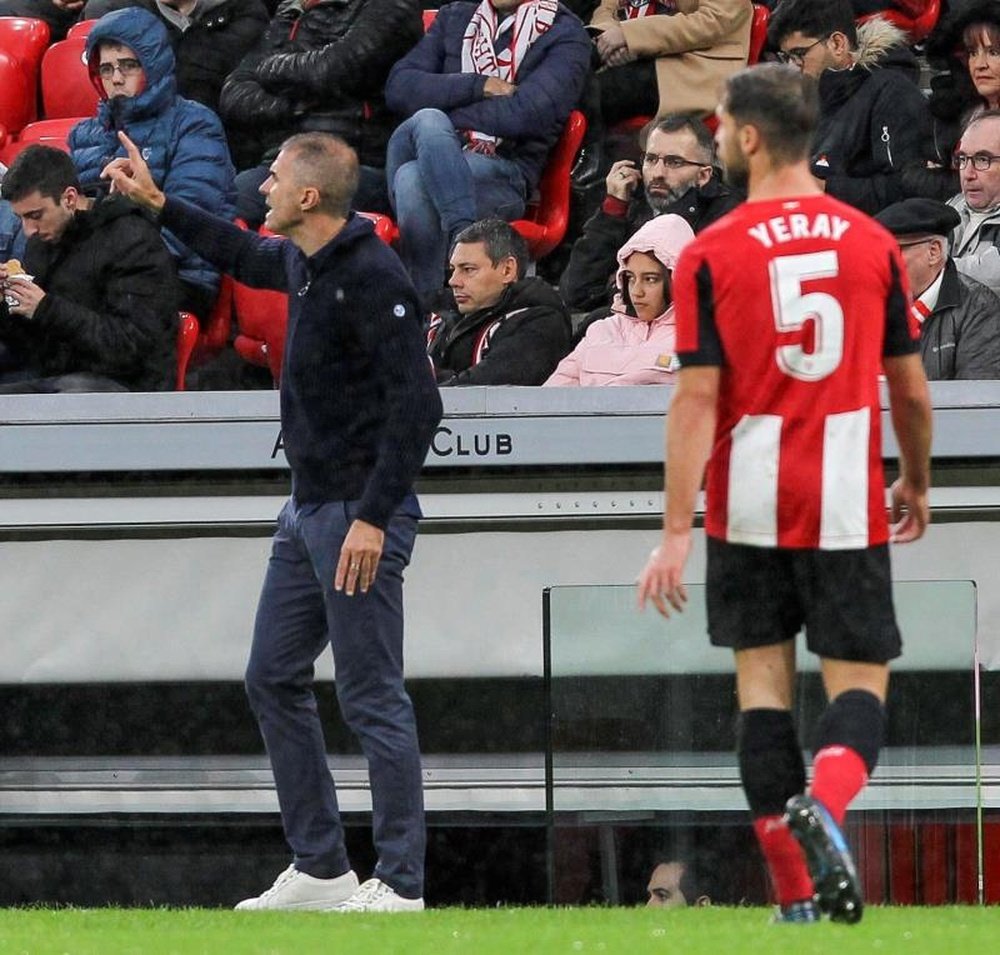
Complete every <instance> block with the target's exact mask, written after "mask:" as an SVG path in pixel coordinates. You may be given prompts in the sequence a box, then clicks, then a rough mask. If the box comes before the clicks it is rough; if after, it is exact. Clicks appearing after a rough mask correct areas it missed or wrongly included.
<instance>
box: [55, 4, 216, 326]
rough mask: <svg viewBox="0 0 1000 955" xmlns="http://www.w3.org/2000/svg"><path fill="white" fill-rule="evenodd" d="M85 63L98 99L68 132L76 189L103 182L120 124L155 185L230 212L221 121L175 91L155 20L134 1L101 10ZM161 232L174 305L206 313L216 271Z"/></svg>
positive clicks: (163, 36)
mask: <svg viewBox="0 0 1000 955" xmlns="http://www.w3.org/2000/svg"><path fill="white" fill-rule="evenodd" d="M87 62H88V64H89V67H90V78H91V82H93V84H94V85H95V86H96V87H97V90H98V92H99V93H100V95H101V99H102V102H101V104H100V106H99V107H98V109H97V116H96V117H94V118H93V119H85V120H83V122H81V123H78V124H77V125H76V126H74V127H73V130H72V131H71V132H70V136H69V147H70V153H71V155H72V157H73V163H74V165H75V166H76V168H77V171H78V173H79V175H80V182H81V184H82V186H83V188H84V190H85V191H88V192H92V191H94V190H95V189H97V188H100V189H103V188H105V183H104V182H103V181H102V180H101V178H100V177H101V170H102V169H103V168H104V167H105V166H106V165H107V164H108V163H109V162H110V161H111V160H112V159H114V158H115V157H116V156H124V155H125V149H124V147H123V146H122V145H121V143H120V142H119V141H118V131H119V130H123V131H124V132H126V133H128V135H129V137H130V138H131V139H132V141H133V142H134V143H136V145H137V146H138V147H139V149H140V150H141V151H142V155H143V158H144V159H145V160H146V162H147V163H148V164H149V167H150V169H151V171H152V174H153V177H154V178H155V180H156V183H157V185H158V186H160V188H162V189H165V190H166V191H168V192H169V193H170V194H171V195H174V196H181V197H183V198H184V199H187V200H188V201H189V202H193V203H195V204H196V205H198V206H199V207H201V208H202V209H205V210H207V211H209V212H211V213H214V214H215V215H217V216H222V217H223V218H226V219H232V218H233V216H234V214H235V188H234V185H233V179H234V177H235V171H234V169H233V164H232V162H231V161H230V158H229V147H228V146H227V144H226V135H225V133H224V131H223V129H222V123H221V121H220V120H219V117H218V116H216V115H215V113H213V112H212V111H211V110H210V109H208V107H206V106H202V105H201V104H200V103H195V102H194V101H193V100H188V99H184V98H183V97H181V96H178V94H177V81H176V76H175V64H174V54H173V51H172V50H171V47H170V41H169V39H168V37H167V31H166V29H165V28H164V26H163V24H162V23H161V22H160V20H158V19H157V18H156V17H154V16H153V15H152V14H151V13H149V12H148V11H146V10H143V9H142V8H140V7H129V8H127V9H124V10H117V11H115V12H114V13H109V14H107V15H106V16H104V17H102V18H101V19H100V20H99V21H98V22H97V23H96V24H95V25H94V27H93V29H92V30H91V32H90V34H89V36H88V37H87ZM161 234H162V236H163V241H164V242H165V243H166V245H167V248H168V249H170V252H171V253H172V254H173V256H174V258H175V259H176V260H177V271H178V273H179V275H180V278H181V282H182V285H183V288H184V300H183V303H182V307H183V308H186V309H188V310H190V311H193V312H194V313H195V314H196V315H200V316H202V317H204V316H206V315H207V314H208V313H209V311H210V310H211V307H212V304H213V303H214V301H215V298H216V295H217V293H218V289H219V273H218V271H217V270H216V269H215V268H214V267H213V266H211V265H209V264H208V262H206V261H205V260H204V259H203V258H201V257H200V256H198V255H196V254H195V253H194V252H193V251H192V250H191V249H189V248H188V247H187V246H186V245H184V243H182V242H181V241H180V240H179V239H178V238H177V237H176V236H175V235H173V233H171V232H170V231H168V230H166V229H164V230H163V231H162V233H161Z"/></svg>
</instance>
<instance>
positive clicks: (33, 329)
mask: <svg viewBox="0 0 1000 955" xmlns="http://www.w3.org/2000/svg"><path fill="white" fill-rule="evenodd" d="M2 189H3V197H4V198H5V199H7V200H8V201H9V202H10V204H11V207H12V208H13V210H14V212H15V213H16V214H17V215H18V216H19V217H20V219H21V222H22V225H23V229H24V233H25V235H26V236H27V240H28V241H27V247H26V249H25V255H24V263H23V265H24V270H25V273H26V275H22V276H20V277H19V276H17V275H13V274H12V270H11V263H9V262H8V263H6V264H5V265H0V281H2V282H3V284H4V301H0V359H2V362H3V365H4V366H5V369H4V370H3V371H2V372H0V391H3V392H65V391H157V390H161V389H163V388H164V387H166V385H167V382H168V381H169V380H170V378H171V377H172V375H171V366H172V361H173V355H174V342H175V337H176V331H175V330H176V324H177V318H176V315H177V312H176V310H177V303H178V301H179V299H180V283H179V281H178V279H177V271H176V268H175V266H174V261H173V257H172V256H171V255H170V253H169V252H168V251H167V247H166V246H165V245H164V244H163V241H162V240H161V239H160V231H159V229H158V228H157V227H156V226H155V225H154V224H153V223H152V222H151V221H150V220H149V218H148V216H147V215H146V214H144V213H143V212H141V211H140V210H138V209H137V208H136V207H135V206H133V205H132V204H131V203H129V202H128V201H127V200H124V199H122V198H121V197H120V196H112V197H111V198H107V199H101V200H92V199H88V198H86V197H85V196H83V195H82V194H81V193H80V184H79V182H78V180H77V174H76V169H75V168H74V167H73V161H72V160H71V159H70V157H69V156H68V155H66V153H64V152H62V151H61V150H59V149H53V148H52V147H50V146H29V147H28V148H27V149H25V150H24V151H23V152H22V153H21V154H20V155H19V156H18V157H17V159H15V160H14V162H13V164H12V165H11V167H10V169H9V170H8V171H7V174H6V175H5V176H4V180H3V186H2ZM28 276H30V278H29V277H28Z"/></svg>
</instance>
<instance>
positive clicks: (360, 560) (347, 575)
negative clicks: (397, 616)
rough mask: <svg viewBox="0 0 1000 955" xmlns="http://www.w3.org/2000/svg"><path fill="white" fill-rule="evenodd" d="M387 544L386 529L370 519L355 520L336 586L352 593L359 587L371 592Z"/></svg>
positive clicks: (336, 576) (343, 552)
mask: <svg viewBox="0 0 1000 955" xmlns="http://www.w3.org/2000/svg"><path fill="white" fill-rule="evenodd" d="M384 544H385V531H383V530H382V529H381V528H378V527H376V526H375V525H374V524H369V523H367V522H366V521H360V520H356V521H354V522H353V523H352V524H351V526H350V527H349V528H348V530H347V536H346V537H345V538H344V543H343V546H342V547H341V548H340V560H338V561H337V570H336V573H335V574H334V578H333V589H334V590H336V591H341V590H343V591H345V592H346V593H347V596H348V597H353V596H354V592H355V590H357V588H358V587H360V588H361V593H363V594H366V593H368V588H369V587H370V586H371V585H372V582H373V581H374V580H375V573H376V571H377V570H378V562H379V560H380V559H381V557H382V547H383V546H384Z"/></svg>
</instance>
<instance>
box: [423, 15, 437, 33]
mask: <svg viewBox="0 0 1000 955" xmlns="http://www.w3.org/2000/svg"><path fill="white" fill-rule="evenodd" d="M437 15H438V12H437V10H424V33H426V32H427V31H428V30H429V29H430V28H431V24H432V23H433V22H434V21H435V19H436V18H437Z"/></svg>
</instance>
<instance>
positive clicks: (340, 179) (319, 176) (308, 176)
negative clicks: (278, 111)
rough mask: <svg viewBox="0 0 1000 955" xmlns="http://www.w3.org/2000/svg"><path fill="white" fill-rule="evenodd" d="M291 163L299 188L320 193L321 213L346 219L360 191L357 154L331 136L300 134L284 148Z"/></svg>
mask: <svg viewBox="0 0 1000 955" xmlns="http://www.w3.org/2000/svg"><path fill="white" fill-rule="evenodd" d="M281 149H282V152H285V153H286V154H287V155H288V156H289V157H290V158H291V160H292V168H293V170H294V175H295V177H296V180H297V182H298V184H299V185H300V186H313V187H314V188H315V189H316V190H317V191H318V192H319V204H318V205H317V207H316V208H317V211H318V212H324V213H326V214H327V215H331V216H346V215H347V214H348V213H349V212H350V210H351V200H352V199H353V198H354V194H355V193H356V192H357V191H358V181H359V178H360V175H361V173H360V169H359V166H358V154H357V153H356V152H355V151H354V150H353V149H352V148H351V147H350V146H349V145H348V144H347V143H346V142H344V140H342V139H341V138H340V137H339V136H333V135H332V134H330V133H315V132H314V133H297V134H296V135H294V136H289V137H288V139H286V140H285V141H284V142H283V143H282V144H281Z"/></svg>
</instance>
